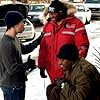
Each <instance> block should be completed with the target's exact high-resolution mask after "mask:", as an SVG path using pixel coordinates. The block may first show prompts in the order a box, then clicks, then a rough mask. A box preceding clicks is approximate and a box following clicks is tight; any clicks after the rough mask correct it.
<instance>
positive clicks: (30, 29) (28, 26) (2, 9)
mask: <svg viewBox="0 0 100 100" xmlns="http://www.w3.org/2000/svg"><path fill="white" fill-rule="evenodd" d="M11 10H13V11H19V12H21V13H22V14H23V16H24V18H25V19H26V21H25V30H24V31H23V32H22V33H18V35H17V37H18V38H19V39H20V40H21V41H23V40H27V41H28V40H32V39H33V38H34V36H35V29H34V26H33V24H32V23H31V22H30V21H29V20H28V19H27V13H28V7H27V6H26V5H24V4H4V5H0V13H1V14H0V39H1V38H2V36H3V34H4V33H5V32H6V25H5V21H4V16H5V14H6V13H7V12H8V11H11Z"/></svg>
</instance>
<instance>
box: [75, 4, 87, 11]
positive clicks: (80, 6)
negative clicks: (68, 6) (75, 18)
mask: <svg viewBox="0 0 100 100" xmlns="http://www.w3.org/2000/svg"><path fill="white" fill-rule="evenodd" d="M76 9H77V11H78V12H85V8H84V6H82V5H77V6H76Z"/></svg>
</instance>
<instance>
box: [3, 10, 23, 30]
mask: <svg viewBox="0 0 100 100" xmlns="http://www.w3.org/2000/svg"><path fill="white" fill-rule="evenodd" d="M22 20H24V16H23V15H22V14H21V13H20V12H18V11H8V12H7V14H6V15H5V23H6V26H7V28H8V29H9V28H11V27H13V26H15V25H16V24H18V23H19V22H20V21H22Z"/></svg>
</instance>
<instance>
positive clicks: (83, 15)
mask: <svg viewBox="0 0 100 100" xmlns="http://www.w3.org/2000/svg"><path fill="white" fill-rule="evenodd" d="M74 5H75V6H76V10H77V11H76V13H75V16H76V17H77V18H79V19H80V20H81V21H82V22H83V23H84V24H89V23H90V21H91V10H90V9H89V8H88V7H86V6H85V5H84V4H81V3H74Z"/></svg>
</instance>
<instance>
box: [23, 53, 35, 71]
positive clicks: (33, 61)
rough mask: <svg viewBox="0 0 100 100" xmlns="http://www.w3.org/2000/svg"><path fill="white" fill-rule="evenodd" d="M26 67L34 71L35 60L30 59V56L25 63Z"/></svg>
mask: <svg viewBox="0 0 100 100" xmlns="http://www.w3.org/2000/svg"><path fill="white" fill-rule="evenodd" d="M25 64H27V65H28V69H32V70H33V69H35V68H36V65H35V60H33V59H31V58H30V55H29V56H28V59H27V62H26V63H25Z"/></svg>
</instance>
